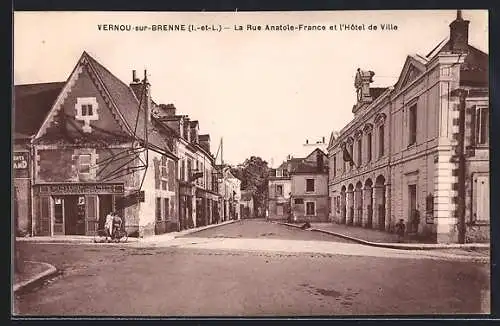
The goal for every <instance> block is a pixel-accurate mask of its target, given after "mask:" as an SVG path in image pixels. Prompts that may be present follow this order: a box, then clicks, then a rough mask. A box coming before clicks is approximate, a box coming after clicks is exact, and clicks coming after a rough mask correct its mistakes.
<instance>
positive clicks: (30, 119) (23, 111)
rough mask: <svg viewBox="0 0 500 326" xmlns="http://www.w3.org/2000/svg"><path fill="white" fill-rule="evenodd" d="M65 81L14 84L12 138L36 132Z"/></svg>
mask: <svg viewBox="0 0 500 326" xmlns="http://www.w3.org/2000/svg"><path fill="white" fill-rule="evenodd" d="M64 84H65V82H53V83H40V84H24V85H15V86H14V103H13V106H14V107H13V109H14V112H13V118H14V121H13V122H14V130H13V131H14V138H29V137H31V136H33V135H35V134H36V132H37V131H38V129H39V128H40V126H41V125H42V122H43V120H44V119H45V117H46V116H47V113H48V112H49V111H50V109H51V108H52V105H53V104H54V102H55V100H56V98H57V95H59V93H60V92H61V89H62V88H63V87H64Z"/></svg>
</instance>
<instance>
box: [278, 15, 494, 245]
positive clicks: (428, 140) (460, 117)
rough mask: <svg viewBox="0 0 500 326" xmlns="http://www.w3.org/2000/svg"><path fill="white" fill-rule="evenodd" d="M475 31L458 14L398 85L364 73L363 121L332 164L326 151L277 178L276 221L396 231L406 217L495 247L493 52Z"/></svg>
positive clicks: (445, 237)
mask: <svg viewBox="0 0 500 326" xmlns="http://www.w3.org/2000/svg"><path fill="white" fill-rule="evenodd" d="M468 28H469V21H467V20H464V19H463V17H462V14H461V11H460V10H459V11H457V17H456V19H455V20H454V21H453V22H452V23H451V24H450V34H449V37H448V38H447V39H445V40H443V41H442V42H440V43H439V44H438V45H437V46H436V47H435V48H434V49H433V50H432V51H431V52H430V53H428V54H427V55H419V54H415V55H409V56H408V57H407V59H406V62H405V64H404V66H403V69H402V71H401V73H400V76H399V79H398V81H397V83H396V84H395V85H393V86H390V87H371V86H370V85H371V83H372V82H373V78H374V76H375V73H374V72H373V71H369V70H361V69H358V70H357V72H356V77H355V82H354V86H355V89H356V92H357V102H356V103H355V105H354V106H353V108H352V113H353V114H354V118H353V119H352V120H351V121H350V122H349V123H348V124H347V125H346V126H345V127H344V128H342V130H340V131H338V132H334V133H332V135H331V137H330V141H329V144H328V146H327V152H328V154H327V157H326V158H322V159H321V160H320V159H319V157H322V155H321V154H320V150H319V149H318V150H315V151H314V152H313V153H311V155H309V156H308V157H307V158H300V159H294V158H291V159H289V160H287V161H286V162H285V163H284V164H283V165H282V166H280V167H279V168H278V169H276V170H275V171H273V176H272V177H271V179H270V183H269V187H270V189H269V194H270V198H269V212H270V216H276V217H278V218H284V216H288V217H289V218H291V219H299V220H300V219H307V220H312V221H332V222H336V223H339V224H347V225H352V226H359V227H364V228H373V229H379V230H382V231H386V232H393V231H394V226H395V224H396V223H397V222H398V221H399V220H400V219H403V221H404V222H405V223H406V225H407V230H408V232H409V233H410V234H412V235H414V236H415V237H416V238H420V239H422V240H424V239H425V240H430V241H432V242H443V243H453V242H473V241H488V240H489V234H490V227H489V226H490V211H489V207H490V203H489V198H490V196H489V194H490V192H489V171H490V167H489V110H490V108H489V99H488V88H489V83H488V55H487V54H486V53H484V52H482V51H480V50H479V49H477V48H475V47H473V46H472V45H470V44H469V42H468ZM315 157H316V165H314V164H313V165H310V164H307V162H309V163H310V162H313V163H314V158H315ZM325 162H328V163H327V165H328V169H326V171H327V172H325V171H323V170H322V169H321V167H322V166H323V165H325ZM311 169H316V172H314V173H311V172H312V171H311ZM325 201H328V202H329V204H328V205H325V204H323V203H324V202H325Z"/></svg>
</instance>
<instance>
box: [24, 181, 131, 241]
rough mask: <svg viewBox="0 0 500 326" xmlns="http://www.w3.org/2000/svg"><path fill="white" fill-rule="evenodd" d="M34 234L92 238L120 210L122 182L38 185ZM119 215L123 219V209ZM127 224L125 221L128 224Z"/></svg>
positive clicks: (36, 186)
mask: <svg viewBox="0 0 500 326" xmlns="http://www.w3.org/2000/svg"><path fill="white" fill-rule="evenodd" d="M34 193H35V206H34V213H35V214H34V216H35V217H34V219H35V221H33V222H34V224H35V235H38V236H53V235H93V234H94V232H95V231H96V230H97V229H102V228H104V222H105V219H106V215H107V214H108V213H110V212H111V211H113V210H117V208H116V207H117V202H118V201H119V200H120V198H122V197H123V196H124V186H123V183H112V184H110V183H105V184H102V183H99V184H96V183H71V184H50V185H35V186H34ZM117 213H118V214H119V215H120V216H123V210H122V209H118V210H117ZM125 223H126V221H125Z"/></svg>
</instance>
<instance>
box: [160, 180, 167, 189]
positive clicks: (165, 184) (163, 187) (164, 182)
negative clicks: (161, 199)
mask: <svg viewBox="0 0 500 326" xmlns="http://www.w3.org/2000/svg"><path fill="white" fill-rule="evenodd" d="M161 189H162V190H167V181H165V180H162V181H161Z"/></svg>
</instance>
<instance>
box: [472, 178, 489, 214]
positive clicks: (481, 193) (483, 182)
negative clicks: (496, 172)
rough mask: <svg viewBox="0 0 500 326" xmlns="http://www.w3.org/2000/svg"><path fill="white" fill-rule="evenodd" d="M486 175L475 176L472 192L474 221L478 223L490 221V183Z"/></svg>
mask: <svg viewBox="0 0 500 326" xmlns="http://www.w3.org/2000/svg"><path fill="white" fill-rule="evenodd" d="M489 181H490V180H489V177H488V175H475V176H474V184H473V192H474V195H475V196H474V197H475V198H474V201H475V203H474V204H475V205H474V206H475V208H476V209H475V215H474V220H475V222H478V223H489V221H490V182H489Z"/></svg>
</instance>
